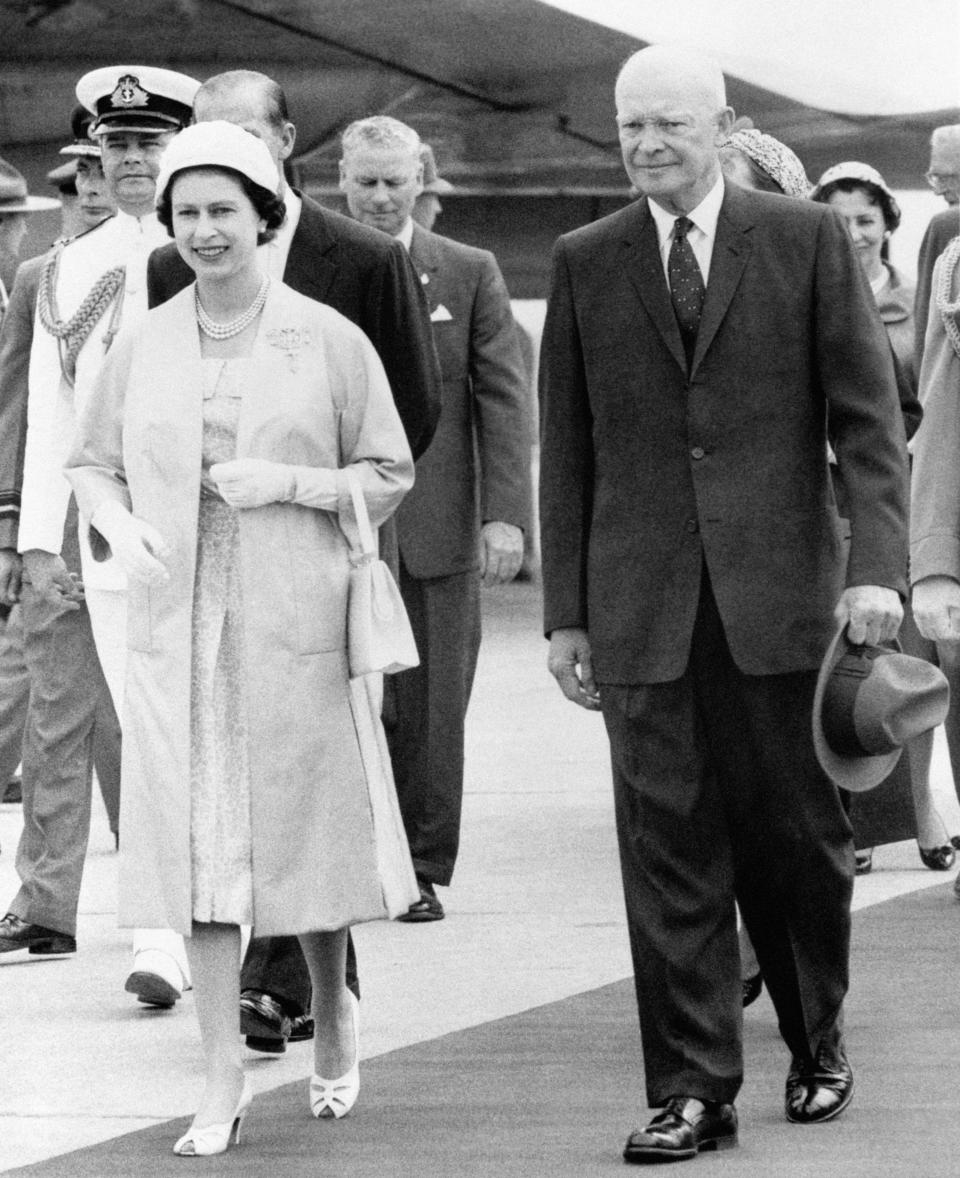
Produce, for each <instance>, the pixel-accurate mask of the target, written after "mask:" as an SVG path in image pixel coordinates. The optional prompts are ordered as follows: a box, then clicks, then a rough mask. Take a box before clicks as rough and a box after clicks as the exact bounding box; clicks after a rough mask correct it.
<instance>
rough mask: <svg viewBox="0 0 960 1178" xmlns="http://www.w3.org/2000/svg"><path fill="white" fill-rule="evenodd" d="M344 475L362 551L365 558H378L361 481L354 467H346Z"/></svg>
mask: <svg viewBox="0 0 960 1178" xmlns="http://www.w3.org/2000/svg"><path fill="white" fill-rule="evenodd" d="M343 473H344V474H345V475H346V476H347V486H348V487H349V488H350V498H351V500H352V501H353V517H354V519H355V520H356V521H357V533H358V535H359V537H360V551H361V552H362V553H363V555H364V556H376V555H377V546H376V544H375V543H374V540H373V529H372V528H371V527H370V517H369V515H367V501H366V500H365V499H364V497H363V488H362V487H361V486H360V479H359V477H358V476H357V472H356V471H355V470H354V469H353V467H350V466H348V467H346V468H345V469H344V472H343Z"/></svg>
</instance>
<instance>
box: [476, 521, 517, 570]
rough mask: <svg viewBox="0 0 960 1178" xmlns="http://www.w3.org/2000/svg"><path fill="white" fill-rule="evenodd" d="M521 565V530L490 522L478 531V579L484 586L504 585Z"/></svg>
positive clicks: (497, 522) (498, 522) (511, 525)
mask: <svg viewBox="0 0 960 1178" xmlns="http://www.w3.org/2000/svg"><path fill="white" fill-rule="evenodd" d="M522 563H523V529H522V528H518V527H516V526H515V525H514V524H505V523H502V522H501V521H500V520H490V522H489V523H486V524H484V525H483V527H482V528H481V529H480V578H481V580H482V581H483V584H484V585H505V584H506V583H507V582H508V581H512V580H513V578H514V577H515V576H516V575H517V573H519V572H520V565H521V564H522Z"/></svg>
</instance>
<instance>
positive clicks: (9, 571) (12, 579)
mask: <svg viewBox="0 0 960 1178" xmlns="http://www.w3.org/2000/svg"><path fill="white" fill-rule="evenodd" d="M22 572H23V558H22V557H21V555H20V553H19V552H17V551H15V550H14V549H13V548H0V604H2V605H16V604H17V602H18V601H19V600H20V578H21V574H22Z"/></svg>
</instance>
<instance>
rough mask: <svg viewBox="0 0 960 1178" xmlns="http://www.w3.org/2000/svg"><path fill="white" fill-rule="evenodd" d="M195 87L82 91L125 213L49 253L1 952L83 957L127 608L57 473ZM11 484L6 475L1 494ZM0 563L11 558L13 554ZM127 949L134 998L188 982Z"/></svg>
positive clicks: (30, 405)
mask: <svg viewBox="0 0 960 1178" xmlns="http://www.w3.org/2000/svg"><path fill="white" fill-rule="evenodd" d="M199 85H200V83H199V82H198V81H197V80H196V79H194V78H190V77H187V76H186V75H185V74H180V73H176V72H174V71H172V70H164V69H157V68H154V67H149V66H126V65H122V66H112V67H106V68H104V69H98V70H93V71H92V72H90V73H88V74H85V75H84V76H83V77H82V78H81V79H80V81H79V82H78V83H77V98H78V100H79V101H80V103H81V104H82V105H83V106H85V107H86V108H87V109H88V110H89V111H90V112H91V114H92V115H93V116H94V119H93V122H92V123H91V126H90V131H89V134H90V135H91V136H95V137H96V138H97V139H98V141H99V143H100V147H101V155H102V162H103V171H104V175H105V177H106V179H107V183H108V185H109V187H110V190H111V192H112V194H113V196H114V197H115V199H116V201H117V206H118V212H117V214H116V216H115V217H112V218H110V219H109V220H107V221H105V222H103V224H101V225H99V226H98V227H97V228H95V229H92V230H90V231H89V232H87V233H84V234H81V235H80V236H78V237H76V238H73V239H72V240H70V241H68V242H67V243H65V244H64V245H63V246H62V247H61V248H59V249H58V250H56V251H54V252H53V253H52V254H51V255H50V257H49V259H48V261H47V263H46V265H45V266H44V269H43V272H42V275H41V279H40V287H39V295H38V299H37V319H36V322H35V324H34V332H33V343H32V346H31V352H30V364H29V378H28V389H27V390H26V393H25V395H26V397H27V403H26V415H25V416H26V441H25V454H24V460H23V481H22V488H21V503H20V522H19V536H18V548H19V551H20V553H21V554H22V561H23V580H24V589H23V603H22V612H23V615H24V625H25V629H26V632H27V636H26V643H25V645H26V653H27V663H28V668H29V671H30V675H31V681H32V683H33V684H34V685H35V691H34V698H35V700H37V701H38V702H37V704H36V706H32V707H31V713H32V715H31V716H29V717H28V721H27V734H26V737H25V742H24V832H23V836H22V838H21V843H20V847H19V849H18V855H17V870H18V873H19V875H20V879H21V888H20V891H19V892H18V894H17V896H16V897H15V898H14V900H13V902H12V903H11V905H10V907H9V910H8V912H7V915H6V916H5V917H4V918H3V920H2V921H0V952H9V951H12V950H15V949H24V948H25V949H28V950H29V952H30V953H33V954H45V953H51V952H57V951H59V952H64V951H65V952H71V951H74V950H75V948H76V942H75V934H76V907H77V899H78V896H79V889H80V880H81V877H82V871H83V859H84V855H85V852H86V844H87V837H88V832H89V815H90V783H89V769H88V764H89V759H88V757H87V758H85V757H83V756H82V751H83V749H84V748H85V747H86V748H88V747H89V741H90V736H91V732H92V727H93V711H94V709H93V708H92V707H91V704H90V701H91V700H93V701H95V699H96V695H97V694H98V693H97V691H96V690H95V686H96V684H97V683H98V682H101V681H102V680H101V676H105V677H106V681H107V684H108V686H109V688H110V691H111V694H112V696H113V699H114V703H115V705H116V708H117V714H118V715H119V716H120V718H121V722H122V702H123V700H122V689H123V676H124V663H125V650H126V598H125V592H124V590H125V582H124V578H123V576H122V574H121V573H120V571H119V569H117V568H116V567H115V566H114V564H113V562H112V561H107V562H99V563H98V562H95V561H93V560H92V559H91V557H90V553H89V550H86V539H85V532H86V529H85V528H81V529H80V536H79V538H78V530H77V523H76V517H75V513H74V512H72V511H70V502H71V497H70V488H69V484H68V483H67V481H66V479H65V478H64V477H63V473H62V471H63V464H64V461H65V459H66V455H67V452H68V451H69V449H70V446H71V443H72V441H73V435H74V430H75V425H76V421H77V418H78V416H79V413H80V410H81V408H82V406H83V404H84V401H85V398H86V397H87V396H89V392H90V389H91V385H92V381H93V378H94V377H95V375H96V373H97V371H98V369H99V367H100V364H101V363H102V362H103V358H104V356H105V355H106V352H107V351H108V350H109V348H110V345H111V343H112V341H113V338H114V337H115V335H116V333H117V332H118V331H119V330H120V328H121V326H129V325H130V324H131V323H132V322H135V321H136V320H137V319H138V318H140V317H142V316H143V315H145V314H146V311H147V295H146V268H147V258H148V257H149V255H150V253H151V251H152V250H154V249H155V248H156V247H157V246H159V245H163V244H165V243H166V241H167V234H166V231H165V230H164V229H163V227H162V226H161V225H160V224H159V223H158V221H157V218H156V214H155V212H154V207H153V199H154V188H155V181H156V176H157V173H158V171H159V162H160V156H161V155H162V153H163V150H164V148H165V147H166V146H167V144H168V143H169V142H170V140H171V138H172V137H173V135H175V134H176V133H177V131H179V130H180V129H181V128H182V127H183V126H185V125H186V124H187V123H188V122H189V121H190V117H191V109H192V104H193V98H194V95H195V93H196V91H197V89H198V88H199ZM0 376H2V374H0ZM7 395H8V394H7V391H6V390H5V391H4V396H7ZM10 395H14V394H13V393H11V394H10ZM10 481H11V480H10V474H9V472H6V471H3V472H0V483H2V485H3V486H7V485H9V483H10ZM68 516H69V518H68ZM78 544H79V546H80V550H79V551H78ZM0 559H3V560H5V561H10V560H11V559H13V555H12V554H11V553H10V552H9V550H7V551H5V552H4V553H3V554H0ZM101 668H102V670H101ZM134 953H135V958H134V969H133V972H132V973H131V975H130V977H129V978H128V979H127V989H128V990H130V991H131V992H133V993H135V994H136V995H137V996H138V998H140V999H141V1000H142V1001H144V1002H148V1003H151V1004H155V1005H164V1006H169V1005H172V1004H173V1002H175V1001H176V999H177V998H178V997H179V996H180V993H181V992H182V990H183V988H184V987H185V986H186V985H188V984H189V982H188V977H187V971H186V963H185V959H184V955H183V947H182V943H181V942H180V940H179V938H176V937H174V936H173V934H172V933H168V932H165V931H161V930H149V931H144V932H142V933H138V934H136V936H135V940H134Z"/></svg>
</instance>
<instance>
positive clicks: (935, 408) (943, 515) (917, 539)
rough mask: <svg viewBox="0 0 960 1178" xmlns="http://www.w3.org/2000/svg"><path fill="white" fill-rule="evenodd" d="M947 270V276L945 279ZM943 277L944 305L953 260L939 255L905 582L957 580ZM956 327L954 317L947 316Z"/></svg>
mask: <svg viewBox="0 0 960 1178" xmlns="http://www.w3.org/2000/svg"><path fill="white" fill-rule="evenodd" d="M948 267H949V268H950V270H951V271H952V272H949V273H947V274H946V275H945V271H947V270H948ZM945 278H948V279H949V292H950V293H949V295H948V298H949V301H950V302H951V303H956V302H957V300H958V299H960V266H958V265H957V262H956V256H955V255H954V254H953V253H951V254H947V253H944V254H941V256H940V258H939V259H938V260H937V262H936V264H935V265H934V269H933V280H932V284H931V290H932V292H933V293H932V296H931V299H930V311H929V314H928V317H927V335H926V341H925V343H924V348H923V363H922V365H921V367H920V399H921V401H922V403H923V421H922V422H921V425H920V428H919V429H918V430H917V433H916V437H915V439H914V443H913V487H912V494H911V497H910V579H911V581H912V582H913V584H914V585H915V584H916V583H917V582H918V581H922V580H923V579H924V578H925V577H953V579H954V580H955V581H960V463H958V462H957V454H958V453H960V354H958V352H957V349H956V347H955V346H954V343H953V341H952V340H951V338H950V335H949V334H948V333H947V323H946V319H945V317H944V313H943V312H941V310H940V308H939V307H938V306H937V290H938V288H939V287H940V286H941V284H942V283H943V281H944V280H945ZM950 317H951V318H952V319H953V322H954V324H955V326H956V327H957V328H960V314H957V313H956V312H954V313H953V315H952V316H950Z"/></svg>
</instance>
